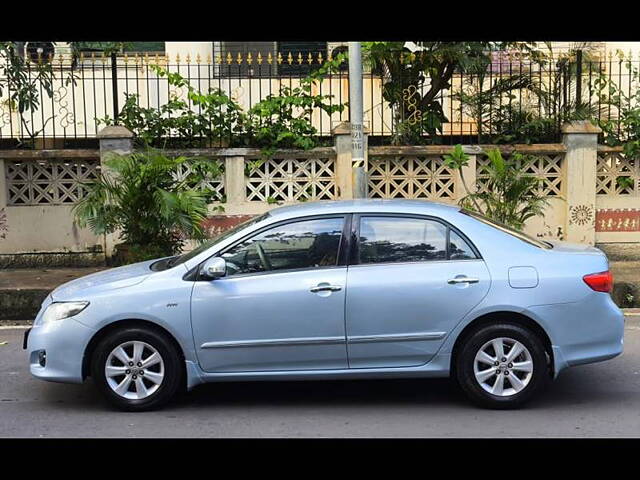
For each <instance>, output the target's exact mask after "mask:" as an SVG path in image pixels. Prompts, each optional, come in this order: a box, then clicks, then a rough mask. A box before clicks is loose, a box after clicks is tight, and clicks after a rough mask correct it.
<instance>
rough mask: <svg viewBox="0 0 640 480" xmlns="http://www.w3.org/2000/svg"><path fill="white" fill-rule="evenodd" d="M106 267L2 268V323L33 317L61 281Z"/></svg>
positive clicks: (0, 298)
mask: <svg viewBox="0 0 640 480" xmlns="http://www.w3.org/2000/svg"><path fill="white" fill-rule="evenodd" d="M105 268H106V267H89V268H47V269H45V268H42V269H27V268H25V269H6V270H0V323H5V324H6V322H5V321H6V320H25V319H27V320H30V319H33V318H34V317H35V316H36V314H37V313H38V310H39V309H40V304H41V303H42V301H43V300H44V299H45V298H46V296H47V295H48V294H49V292H51V291H52V290H54V289H55V288H56V287H57V286H58V285H61V284H63V283H65V282H68V281H70V280H73V279H75V278H78V277H83V276H85V275H89V274H90V273H94V272H99V271H100V270H104V269H105Z"/></svg>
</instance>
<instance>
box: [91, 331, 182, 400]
mask: <svg viewBox="0 0 640 480" xmlns="http://www.w3.org/2000/svg"><path fill="white" fill-rule="evenodd" d="M91 367H92V368H91V370H92V372H91V373H92V377H93V379H94V381H95V383H96V385H97V386H98V388H99V390H100V391H101V392H102V394H103V395H104V396H105V397H106V399H107V400H108V401H109V402H111V403H112V404H113V405H114V406H116V407H117V408H119V409H121V410H128V411H143V410H151V409H153V408H157V407H160V406H161V405H164V404H165V403H167V402H168V401H169V400H171V398H173V397H174V395H175V394H176V393H177V392H178V391H179V389H180V385H181V382H182V378H183V366H182V365H181V361H180V356H179V353H178V351H177V349H176V347H175V346H174V345H173V343H172V342H171V340H170V339H168V338H167V337H166V336H165V335H163V334H161V333H159V332H157V331H155V330H152V329H147V328H141V327H129V328H125V329H122V330H117V331H114V332H112V333H111V334H109V335H107V336H106V337H105V338H103V339H102V340H101V341H100V343H99V344H98V345H97V347H96V349H95V350H94V352H93V357H92V362H91Z"/></svg>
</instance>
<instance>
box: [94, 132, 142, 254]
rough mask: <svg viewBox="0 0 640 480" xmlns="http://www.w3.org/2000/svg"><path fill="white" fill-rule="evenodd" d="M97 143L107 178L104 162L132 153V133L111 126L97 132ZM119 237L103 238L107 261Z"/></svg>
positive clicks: (102, 167) (103, 171)
mask: <svg viewBox="0 0 640 480" xmlns="http://www.w3.org/2000/svg"><path fill="white" fill-rule="evenodd" d="M97 137H98V141H99V142H100V166H101V169H102V175H105V176H109V175H111V172H110V171H109V168H108V167H106V166H105V163H104V162H105V160H108V159H109V156H110V155H114V154H116V155H128V154H130V153H133V133H132V132H131V131H130V130H129V129H127V128H125V127H123V126H120V125H112V126H110V127H106V128H103V129H102V130H100V131H99V132H98V135H97ZM119 237H120V235H119V234H118V233H113V234H109V235H105V236H104V251H105V256H106V257H107V259H110V258H111V257H112V255H113V250H114V246H115V245H116V243H118V239H119Z"/></svg>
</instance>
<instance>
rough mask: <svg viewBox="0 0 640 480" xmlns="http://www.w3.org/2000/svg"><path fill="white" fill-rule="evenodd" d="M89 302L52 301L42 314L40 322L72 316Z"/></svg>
mask: <svg viewBox="0 0 640 480" xmlns="http://www.w3.org/2000/svg"><path fill="white" fill-rule="evenodd" d="M88 305H89V302H56V303H52V304H51V305H49V306H48V307H47V309H46V310H45V311H44V313H43V314H42V323H47V322H50V321H52V320H62V319H64V318H69V317H73V316H74V315H77V314H79V313H80V312H81V311H83V310H84V309H85V308H87V306H88Z"/></svg>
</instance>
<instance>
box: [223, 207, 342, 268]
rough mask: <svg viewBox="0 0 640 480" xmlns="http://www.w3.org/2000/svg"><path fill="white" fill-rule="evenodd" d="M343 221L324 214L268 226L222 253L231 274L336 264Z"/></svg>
mask: <svg viewBox="0 0 640 480" xmlns="http://www.w3.org/2000/svg"><path fill="white" fill-rule="evenodd" d="M343 222H344V219H343V218H342V217H340V218H322V219H315V220H305V221H301V222H295V223H288V224H285V225H280V226H277V227H273V228H270V229H269V230H265V231H264V232H262V233H259V234H257V235H255V236H253V237H251V238H249V239H247V240H245V241H243V242H240V243H239V244H237V245H235V246H234V247H232V248H231V249H230V250H228V251H226V252H225V253H223V254H222V258H224V259H225V261H226V262H227V275H237V274H242V273H257V272H266V271H273V270H291V269H301V268H320V267H329V266H335V265H337V262H338V250H339V248H340V239H341V237H342V226H343Z"/></svg>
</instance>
